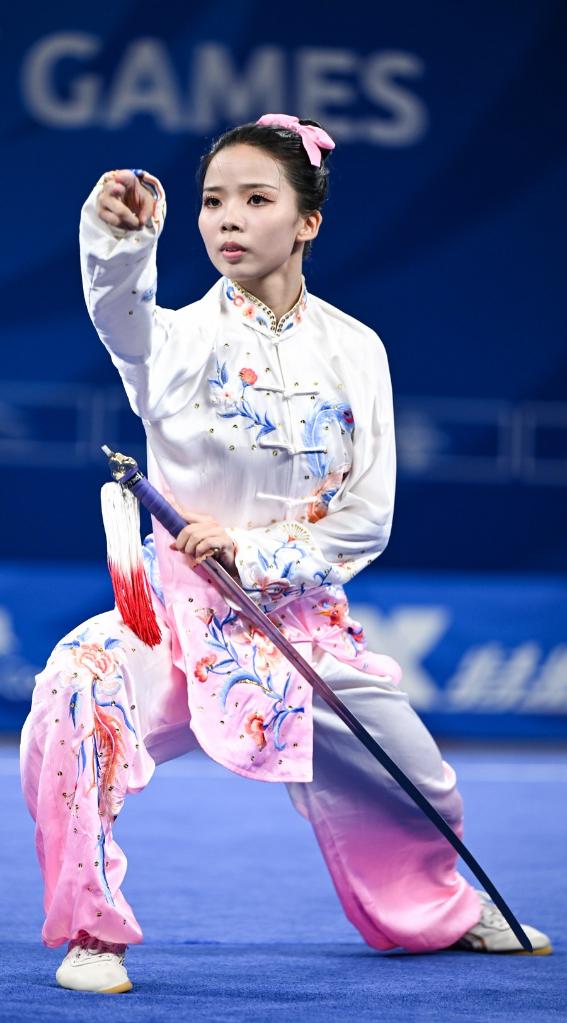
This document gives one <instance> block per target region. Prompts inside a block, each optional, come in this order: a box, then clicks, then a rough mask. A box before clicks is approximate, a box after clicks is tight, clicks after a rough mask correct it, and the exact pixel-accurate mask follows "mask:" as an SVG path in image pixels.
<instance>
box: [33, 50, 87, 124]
mask: <svg viewBox="0 0 567 1023" xmlns="http://www.w3.org/2000/svg"><path fill="white" fill-rule="evenodd" d="M99 48H100V40H99V39H98V37H97V36H93V35H87V34H86V33H85V32H57V33H55V34H53V35H50V36H47V37H46V38H45V39H40V40H38V42H37V43H35V44H34V45H33V46H32V47H31V49H30V50H29V52H28V53H27V54H26V56H25V59H24V63H23V66H22V92H23V97H24V101H25V103H26V105H27V107H28V110H29V111H30V113H32V114H33V115H34V116H35V117H36V118H37V120H39V121H41V122H43V123H44V124H50V125H53V127H56V128H81V127H83V126H85V125H87V124H89V122H90V121H92V119H93V114H94V109H95V104H96V100H97V97H98V93H99V87H100V80H99V78H98V77H97V76H96V75H93V74H83V75H82V77H81V78H78V79H76V80H75V82H74V83H73V85H72V87H71V89H70V90H69V95H68V96H67V97H63V96H58V95H57V93H56V92H55V87H54V68H55V65H56V64H57V62H58V61H59V60H62V59H64V58H69V57H70V58H75V59H78V60H81V59H83V60H84V59H86V58H88V57H94V55H95V54H96V53H97V52H98V50H99Z"/></svg>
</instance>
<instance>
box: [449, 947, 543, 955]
mask: <svg viewBox="0 0 567 1023" xmlns="http://www.w3.org/2000/svg"><path fill="white" fill-rule="evenodd" d="M441 951H447V952H468V953H470V952H476V953H477V955H478V954H480V955H488V956H550V955H552V953H553V945H544V946H543V948H534V949H532V951H531V952H528V950H527V948H516V949H509V950H508V951H506V949H505V948H501V949H493V950H491V949H489V948H448V949H442V950H441Z"/></svg>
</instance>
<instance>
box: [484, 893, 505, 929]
mask: <svg viewBox="0 0 567 1023" xmlns="http://www.w3.org/2000/svg"><path fill="white" fill-rule="evenodd" d="M478 894H479V896H480V899H481V902H482V904H483V905H482V915H481V918H480V920H479V923H480V924H482V925H483V927H493V928H494V929H495V930H498V931H505V930H506V929H507V927H508V924H507V923H506V920H505V919H504V917H503V916H502V913H501V912H500V910H499V909H498V908H497V907H496V906H495V905H494V903H493V902H491V901H490V898H489V896H488V895H487V894H486V892H479V893H478Z"/></svg>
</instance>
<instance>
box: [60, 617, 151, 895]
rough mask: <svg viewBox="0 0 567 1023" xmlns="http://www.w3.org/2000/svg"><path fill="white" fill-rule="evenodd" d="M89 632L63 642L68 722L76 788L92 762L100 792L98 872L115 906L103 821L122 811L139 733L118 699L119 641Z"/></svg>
mask: <svg viewBox="0 0 567 1023" xmlns="http://www.w3.org/2000/svg"><path fill="white" fill-rule="evenodd" d="M89 631H90V630H89V629H88V628H87V629H86V630H85V631H84V632H82V633H80V634H78V635H77V636H76V637H75V638H74V639H72V640H70V641H68V642H65V643H60V644H59V648H60V649H63V650H68V651H69V654H70V657H71V664H70V667H71V669H72V670H71V671H70V672H69V686H70V688H71V689H72V690H73V692H72V694H71V697H70V699H69V717H70V719H71V721H72V724H73V728H74V730H75V732H76V733H77V740H78V741H77V753H76V756H77V779H76V782H75V789H76V786H77V784H78V782H79V779H80V778H81V776H82V775H83V774H84V772H85V771H86V770H87V765H88V764H89V763H90V770H91V772H92V783H91V786H90V787H91V788H96V790H97V794H98V811H99V815H100V817H101V826H100V831H99V834H98V835H97V851H98V853H99V856H98V860H97V869H98V872H99V879H100V883H101V888H102V891H103V892H104V896H105V899H106V901H107V902H108V903H110V904H111V905H114V900H113V897H112V893H111V891H110V888H109V885H108V881H107V877H106V871H105V848H104V844H105V831H104V826H103V819H106V820H107V822H110V821H112V820H113V819H114V818H115V817H116V815H117V814H118V812H119V810H120V808H121V806H122V802H123V798H124V791H125V786H124V783H123V781H122V782H121V781H120V780H119V773H120V770H121V769H123V768H127V767H128V761H130V760H131V758H132V757H133V756H134V755H135V752H134V751H135V748H136V747H135V740H136V730H135V728H134V726H133V724H132V723H131V721H130V719H129V717H128V714H127V712H126V710H125V707H124V706H123V703H122V702H121V700H119V699H117V698H116V697H117V696H118V694H119V692H120V689H121V688H123V687H124V679H123V676H122V672H121V670H120V662H119V659H118V655H117V650H118V648H119V647H120V641H119V640H118V639H115V638H112V637H107V638H106V639H105V640H104V642H103V643H101V642H93V641H91V642H89V641H88V639H89ZM85 729H86V730H85ZM73 795H74V793H69V797H70V801H69V803H68V805H69V807H70V808H72V807H73V806H74V802H73Z"/></svg>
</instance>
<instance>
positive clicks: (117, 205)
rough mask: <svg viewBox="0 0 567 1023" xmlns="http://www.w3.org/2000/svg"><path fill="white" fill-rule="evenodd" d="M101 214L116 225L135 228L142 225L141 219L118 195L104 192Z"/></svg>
mask: <svg viewBox="0 0 567 1023" xmlns="http://www.w3.org/2000/svg"><path fill="white" fill-rule="evenodd" d="M99 216H100V217H102V219H103V220H106V222H107V223H108V224H112V225H113V226H114V227H125V228H130V229H132V230H135V229H136V228H138V227H140V220H139V218H138V217H137V216H136V214H135V213H132V210H129V209H128V207H127V206H126V205H125V203H124V202H122V200H121V199H120V198H118V197H114V196H113V195H108V194H105V193H104V192H103V194H102V196H101V199H100V209H99Z"/></svg>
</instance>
